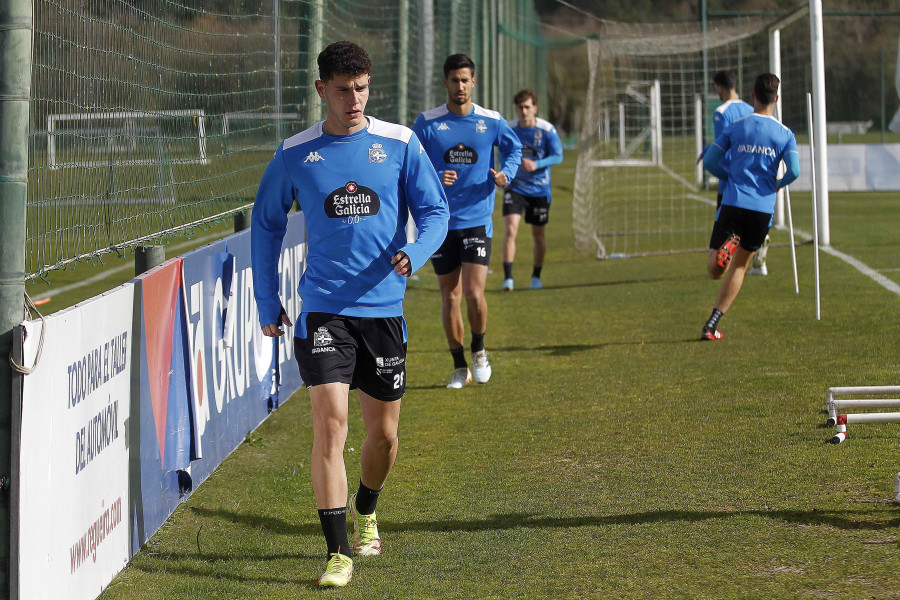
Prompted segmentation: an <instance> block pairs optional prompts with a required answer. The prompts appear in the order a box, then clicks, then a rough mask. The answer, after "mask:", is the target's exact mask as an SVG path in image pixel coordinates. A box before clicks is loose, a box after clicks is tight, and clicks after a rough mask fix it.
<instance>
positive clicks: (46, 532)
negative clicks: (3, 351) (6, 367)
mask: <svg viewBox="0 0 900 600" xmlns="http://www.w3.org/2000/svg"><path fill="white" fill-rule="evenodd" d="M133 298H134V286H133V285H131V284H126V285H124V286H121V287H118V288H116V289H114V290H112V291H110V292H107V293H106V294H103V295H101V296H97V297H95V298H92V299H91V300H88V301H85V302H83V303H81V304H78V305H76V306H73V307H72V308H70V309H67V310H64V311H61V312H59V313H56V314H53V315H50V316H48V317H45V320H44V324H43V328H44V332H43V335H44V340H43V349H42V351H41V356H40V360H39V362H38V364H37V367H36V370H35V371H34V372H33V373H32V374H30V375H27V376H25V378H24V384H23V387H24V390H23V399H22V426H21V432H22V433H21V457H20V472H21V483H20V513H19V539H18V555H19V557H18V568H19V598H23V599H24V598H28V599H29V600H33V599H43V598H46V599H48V600H49V599H54V600H56V599H59V598H67V599H69V600H79V599H89V600H92V599H94V598H96V597H97V596H98V595H99V594H100V592H101V591H102V590H103V588H104V587H105V586H106V585H107V584H108V583H109V582H110V581H111V580H112V578H113V577H114V576H115V574H116V573H118V572H119V571H120V570H121V569H122V568H123V567H124V566H125V564H126V563H127V562H128V559H129V557H130V552H129V518H128V506H129V498H128V491H129V480H128V467H129V464H128V448H127V445H126V439H125V437H126V436H125V433H126V427H127V425H128V418H129V412H130V407H131V358H132V342H133V336H132V315H133V311H134V306H133ZM41 328H42V324H41V321H32V322H30V323H27V324H26V335H27V337H26V340H25V364H29V365H30V364H33V362H34V358H35V354H36V352H37V347H38V343H39V340H40V337H41Z"/></svg>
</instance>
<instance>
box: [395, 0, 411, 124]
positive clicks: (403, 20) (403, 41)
mask: <svg viewBox="0 0 900 600" xmlns="http://www.w3.org/2000/svg"><path fill="white" fill-rule="evenodd" d="M399 25H400V27H399V36H400V40H399V41H400V43H399V44H398V45H397V53H398V55H399V56H398V57H397V58H398V60H397V63H398V65H397V122H398V123H406V118H407V115H406V113H407V110H408V109H407V107H408V106H409V104H408V102H409V0H400V23H399Z"/></svg>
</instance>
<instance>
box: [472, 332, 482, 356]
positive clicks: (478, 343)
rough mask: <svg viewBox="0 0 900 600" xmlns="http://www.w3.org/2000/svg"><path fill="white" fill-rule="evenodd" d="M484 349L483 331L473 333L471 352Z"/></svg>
mask: <svg viewBox="0 0 900 600" xmlns="http://www.w3.org/2000/svg"><path fill="white" fill-rule="evenodd" d="M482 350H484V334H483V333H473V334H472V354H475V353H476V352H481V351H482Z"/></svg>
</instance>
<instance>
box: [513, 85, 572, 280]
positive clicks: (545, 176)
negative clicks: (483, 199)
mask: <svg viewBox="0 0 900 600" xmlns="http://www.w3.org/2000/svg"><path fill="white" fill-rule="evenodd" d="M513 104H515V106H516V114H517V115H518V116H519V118H518V119H516V120H514V121H510V122H509V126H510V127H511V128H512V130H513V131H514V132H515V133H516V136H518V138H519V141H520V142H522V164H521V165H519V172H518V173H516V177H515V179H513V182H512V185H510V186H509V189H507V190H506V192H504V194H503V221H504V224H505V226H506V231H505V232H504V235H503V287H502V289H503V290H504V291H507V292H511V291H512V290H513V285H514V284H513V276H512V267H513V261H514V260H515V257H516V234H518V232H519V224H520V223H521V221H522V214H523V213H524V215H525V222H526V223H530V224H531V236H532V238H534V251H533V255H534V265H533V269H532V271H531V289H533V290H538V289H541V288H542V287H544V286H543V284H542V283H541V269H542V268H543V266H544V255H545V254H546V252H547V238H546V236H545V235H544V227H545V226H546V225H547V221H548V220H549V218H550V167H551V166H553V165H557V164H559V163H561V162H562V159H563V149H562V142H561V141H560V139H559V134H558V133H556V127H554V126H553V125H552V124H551V123H549V122H547V121H545V120H544V119H541V118H539V117H538V116H537V94H535V93H534V91H532V90H521V91H520V92H518V93H517V94H516V95H515V96H514V97H513Z"/></svg>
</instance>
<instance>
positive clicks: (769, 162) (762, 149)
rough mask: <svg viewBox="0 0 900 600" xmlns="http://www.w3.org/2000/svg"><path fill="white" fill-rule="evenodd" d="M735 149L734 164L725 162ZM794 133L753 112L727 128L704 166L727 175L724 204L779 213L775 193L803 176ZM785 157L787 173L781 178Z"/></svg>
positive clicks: (706, 156) (732, 156)
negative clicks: (729, 153) (780, 172)
mask: <svg viewBox="0 0 900 600" xmlns="http://www.w3.org/2000/svg"><path fill="white" fill-rule="evenodd" d="M729 150H731V163H730V165H728V166H727V168H726V167H725V166H723V165H722V163H721V161H722V158H723V157H724V156H725V153H726V152H728V151H729ZM799 156H800V155H799V154H798V152H797V138H795V137H794V132H792V131H791V130H790V129H788V128H787V127H785V126H784V125H782V124H781V123H779V122H778V121H777V120H776V119H775V118H774V117H771V116H768V115H761V114H758V113H753V114H751V115H749V116H747V117H744V118H743V119H740V120H739V121H736V122H735V123H733V124H732V125H729V126H728V127H726V128H725V130H724V131H723V132H722V135H720V136H719V137H718V138H716V141H715V142H713V145H712V146H710V149H709V151H708V152H707V153H706V155H705V156H704V157H703V166H704V167H706V168H707V169H708V170H709V172H710V173H712V174H713V175H716V176H717V177H719V178H720V179H721V178H727V180H728V181H727V185H726V187H725V192H724V193H723V194H722V204H723V205H728V206H737V207H740V208H746V209H749V210H755V211H758V212H764V213H768V214H773V213H774V212H775V192H776V191H777V190H778V188H781V187H784V186H786V185H788V184H789V183H791V182H792V181H794V180H795V179H796V178H797V177H798V176H799V175H800V159H799ZM782 160H784V162H785V166H786V167H787V172H786V173H785V174H784V176H783V177H782V178H781V179H778V165H779V164H781V161H782Z"/></svg>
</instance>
